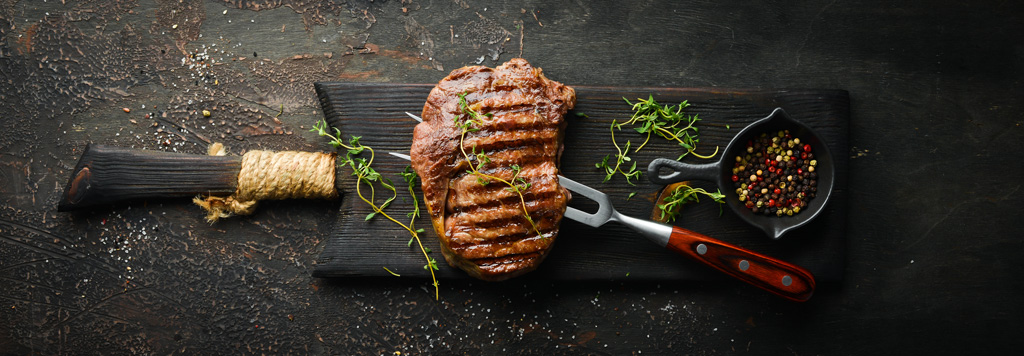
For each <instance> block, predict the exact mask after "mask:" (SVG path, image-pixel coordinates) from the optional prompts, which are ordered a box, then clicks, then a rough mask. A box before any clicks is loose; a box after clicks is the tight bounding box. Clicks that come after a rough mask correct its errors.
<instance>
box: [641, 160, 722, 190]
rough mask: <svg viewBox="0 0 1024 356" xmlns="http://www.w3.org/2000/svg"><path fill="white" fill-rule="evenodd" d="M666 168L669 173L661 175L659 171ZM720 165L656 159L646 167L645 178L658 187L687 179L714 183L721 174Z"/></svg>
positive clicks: (717, 163)
mask: <svg viewBox="0 0 1024 356" xmlns="http://www.w3.org/2000/svg"><path fill="white" fill-rule="evenodd" d="M663 168H667V169H669V170H670V171H671V173H669V174H667V175H662V174H661V170H662V169H663ZM720 171H721V163H720V162H715V163H705V164H690V163H683V162H679V161H676V160H672V159H667V158H658V159H655V160H653V161H651V164H650V165H648V166H647V178H648V179H650V180H651V182H652V183H654V184H658V185H669V184H672V183H676V182H682V181H684V180H687V179H699V180H706V181H711V182H715V181H718V177H719V174H721V172H720Z"/></svg>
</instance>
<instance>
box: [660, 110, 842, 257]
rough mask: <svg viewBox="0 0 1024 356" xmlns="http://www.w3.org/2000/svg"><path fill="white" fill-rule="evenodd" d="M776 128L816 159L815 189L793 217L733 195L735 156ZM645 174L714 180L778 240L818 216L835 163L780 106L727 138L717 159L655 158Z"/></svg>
mask: <svg viewBox="0 0 1024 356" xmlns="http://www.w3.org/2000/svg"><path fill="white" fill-rule="evenodd" d="M779 130H789V132H790V133H791V134H792V135H793V137H799V138H800V140H801V141H803V142H807V143H808V144H810V145H811V152H814V158H815V159H817V160H818V165H817V167H815V171H816V172H818V192H817V194H816V195H815V197H814V198H813V199H811V202H810V204H808V205H807V208H805V209H803V210H801V211H800V212H799V213H797V214H794V215H793V216H768V215H763V214H754V213H753V212H752V211H750V209H747V208H746V207H744V206H743V204H740V201H739V195H738V194H736V187H735V185H734V183H733V181H732V168H733V165H734V164H735V162H736V156H738V155H741V154H743V153H745V151H746V147H747V142H748V141H750V140H752V139H754V138H755V137H757V136H758V135H760V134H762V133H773V132H778V131H779ZM662 169H669V170H671V171H672V172H671V173H669V174H667V175H661V170H662ZM647 177H648V178H649V179H650V180H651V182H654V184H662V185H668V184H671V183H676V182H681V181H684V180H688V179H699V180H707V181H712V182H716V183H717V184H718V187H719V189H721V191H722V193H723V194H725V200H726V205H729V207H730V208H732V211H733V212H735V213H736V215H739V216H740V218H742V219H743V220H744V221H746V222H748V223H750V224H751V225H754V226H755V227H757V228H759V229H761V230H764V232H765V233H767V234H768V236H770V237H771V238H772V239H775V240H778V239H779V238H781V237H782V235H783V234H785V233H786V232H788V231H790V230H793V229H796V228H797V227H800V226H803V225H804V224H806V223H807V222H809V221H811V219H814V217H816V216H818V214H819V213H821V211H822V210H823V209H824V207H825V204H827V203H828V199H829V197H830V196H831V195H832V186H833V185H834V184H835V165H834V164H833V160H832V153H831V152H830V151H829V149H828V145H826V144H825V142H824V141H823V140H822V139H821V137H820V136H818V134H817V133H815V132H814V130H812V129H811V128H810V127H807V125H804V124H803V123H801V122H799V121H796V120H794V119H793V118H791V117H789V115H788V114H786V112H785V111H784V110H782V108H776V109H775V110H774V111H772V113H771V114H770V115H768V117H765V118H763V119H760V120H757V121H755V122H753V123H751V124H750V125H747V127H746V128H744V129H743V130H741V131H740V133H739V134H737V135H736V137H734V138H733V139H732V141H729V145H728V146H727V147H726V149H725V152H724V153H723V154H722V155H721V156H720V158H719V160H718V162H714V163H707V164H689V163H683V162H679V161H676V160H671V159H665V158H658V159H655V160H654V161H652V162H651V164H650V165H649V166H648V167H647Z"/></svg>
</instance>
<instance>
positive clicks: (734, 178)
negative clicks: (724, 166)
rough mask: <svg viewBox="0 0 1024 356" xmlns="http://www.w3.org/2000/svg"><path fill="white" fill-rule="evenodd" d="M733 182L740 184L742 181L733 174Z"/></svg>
mask: <svg viewBox="0 0 1024 356" xmlns="http://www.w3.org/2000/svg"><path fill="white" fill-rule="evenodd" d="M732 181H733V182H739V181H740V176H738V175H735V174H733V175H732Z"/></svg>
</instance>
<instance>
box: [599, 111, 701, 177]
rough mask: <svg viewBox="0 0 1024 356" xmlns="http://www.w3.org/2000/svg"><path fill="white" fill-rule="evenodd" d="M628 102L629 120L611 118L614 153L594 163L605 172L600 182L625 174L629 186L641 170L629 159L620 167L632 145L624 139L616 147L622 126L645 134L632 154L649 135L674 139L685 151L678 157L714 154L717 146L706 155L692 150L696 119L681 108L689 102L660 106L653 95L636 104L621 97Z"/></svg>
mask: <svg viewBox="0 0 1024 356" xmlns="http://www.w3.org/2000/svg"><path fill="white" fill-rule="evenodd" d="M622 100H625V101H626V104H629V105H630V107H631V108H632V110H633V115H632V116H631V117H630V118H629V120H626V121H622V122H618V121H616V120H612V126H611V131H612V144H613V145H615V150H616V153H615V154H614V155H612V154H610V155H606V156H604V159H603V160H602V161H601V162H600V163H597V164H595V166H596V167H597V168H601V169H603V170H604V172H605V177H604V181H605V182H607V181H608V180H610V179H612V177H614V176H615V175H616V174H622V175H623V176H624V177H626V183H629V184H630V185H636V183H634V180H639V179H640V175H641V172H642V171H638V170H637V169H636V162H633V164H632V165H631V166H629V168H628V169H626V168H625V167H624V164H628V162H630V161H632V160H633V159H632V158H630V157H629V153H630V149H631V148H632V147H631V146H632V141H629V140H627V141H626V144H625V148H623V147H620V146H619V143H618V141H616V140H615V131H617V130H621V129H622V127H623V126H630V127H633V129H634V130H636V132H638V133H641V134H646V137H645V138H644V142H643V143H641V144H640V145H639V146H637V147H636V149H635V150H633V153H636V152H640V150H641V149H643V148H644V146H647V143H648V142H650V141H651V136H652V135H658V136H660V137H663V138H665V139H667V140H669V141H675V142H677V143H678V144H679V145H680V146H682V147H683V148H684V149H686V152H684V153H683V154H681V155H679V158H676V159H677V160H678V159H683V157H686V156H687V155H689V154H692V155H694V156H696V157H700V158H704V159H708V158H712V157H714V156H715V155H717V154H718V147H717V146H716V147H715V152H714V153H712V154H710V155H706V156H705V155H701V154H699V153H697V152H696V151H695V150H696V148H697V143H698V142H700V139H698V135H697V134H698V130H697V127H696V126H695V125H696V123H697V121H700V119H699V118H697V115H686V114H685V113H683V109H686V108H687V107H689V106H690V103H689V102H687V101H685V100H684V101H683V102H682V103H679V105H675V106H673V105H661V104H658V102H657V101H655V100H654V95H649V96H648V97H647V99H642V98H638V99H637V102H636V103H632V102H630V101H629V99H626V98H622Z"/></svg>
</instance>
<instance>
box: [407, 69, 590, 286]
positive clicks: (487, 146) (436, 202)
mask: <svg viewBox="0 0 1024 356" xmlns="http://www.w3.org/2000/svg"><path fill="white" fill-rule="evenodd" d="M575 104H576V92H575V91H574V90H573V89H572V88H570V87H568V86H565V85H563V84H561V83H558V82H555V81H552V80H549V79H547V78H546V77H544V75H543V74H542V73H541V70H540V68H534V67H532V66H531V65H530V63H528V62H527V61H526V60H524V59H519V58H515V59H512V60H510V61H508V62H507V63H505V64H503V65H500V66H498V67H497V68H494V69H491V68H487V67H483V66H472V67H463V68H459V69H456V70H454V71H452V72H451V74H449V75H448V77H446V78H444V79H443V80H441V82H439V83H438V84H437V86H436V87H434V89H433V90H432V91H431V92H430V96H429V97H428V98H427V102H426V104H425V105H424V106H423V123H421V124H419V125H417V126H416V129H415V132H414V134H413V144H412V150H411V151H410V156H412V166H413V168H414V169H415V170H416V173H417V174H419V176H420V179H421V181H422V184H423V196H424V200H425V201H426V204H427V208H428V210H429V213H430V220H431V222H432V223H433V226H434V230H435V231H436V232H437V234H438V236H440V239H441V247H442V249H441V251H442V253H443V254H444V257H445V260H447V261H448V264H450V265H452V266H456V267H459V268H461V269H463V270H465V271H466V272H467V273H469V274H470V275H472V276H474V277H477V278H480V279H483V280H490V281H498V280H504V279H508V278H511V277H515V276H518V275H521V274H523V273H526V272H529V271H532V270H534V269H536V268H537V266H538V265H539V264H540V262H541V261H542V260H544V257H545V256H547V253H548V251H549V250H550V248H551V245H552V244H553V243H554V241H555V237H556V236H557V235H558V226H559V222H561V220H562V216H563V215H564V214H565V207H566V203H567V202H568V200H569V192H568V191H567V190H565V189H564V188H562V186H561V185H559V184H558V174H559V172H558V161H559V157H560V156H561V153H562V135H563V132H564V130H565V120H564V115H565V113H566V112H567V111H568V110H570V109H572V108H573V106H574V105H575ZM467 120H474V121H473V122H469V123H467ZM464 128H468V130H465V131H466V133H465V134H463V131H464ZM481 152H482V153H483V155H481V156H478V155H477V154H479V153H481ZM495 178H500V180H499V179H495ZM502 180H504V181H505V182H509V183H511V185H510V184H506V183H504V182H502ZM517 187H519V188H521V190H520V191H521V192H522V194H521V196H520V194H519V193H517V191H516V190H517ZM524 207H525V211H528V212H529V218H527V215H526V213H525V212H524ZM531 220H532V221H531ZM538 232H539V234H538Z"/></svg>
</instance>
